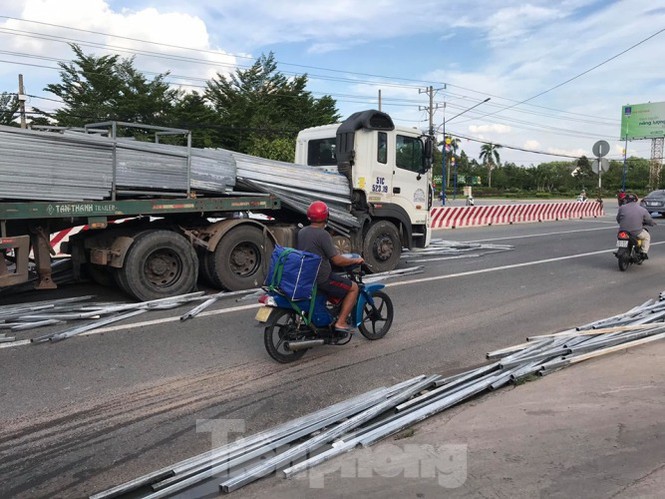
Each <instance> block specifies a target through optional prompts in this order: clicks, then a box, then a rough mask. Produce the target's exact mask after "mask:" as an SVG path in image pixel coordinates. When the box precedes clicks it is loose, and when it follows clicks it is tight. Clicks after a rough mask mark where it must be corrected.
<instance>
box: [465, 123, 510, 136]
mask: <svg viewBox="0 0 665 499" xmlns="http://www.w3.org/2000/svg"><path fill="white" fill-rule="evenodd" d="M469 131H470V132H471V133H477V134H488V133H496V134H504V135H505V134H508V133H510V132H511V131H512V128H511V127H509V126H506V125H470V126H469Z"/></svg>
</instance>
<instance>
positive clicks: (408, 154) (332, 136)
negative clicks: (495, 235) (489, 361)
mask: <svg viewBox="0 0 665 499" xmlns="http://www.w3.org/2000/svg"><path fill="white" fill-rule="evenodd" d="M122 127H137V128H139V129H141V130H143V131H144V133H145V130H147V131H148V132H150V133H152V134H153V135H154V137H155V142H156V143H149V142H144V141H136V140H128V139H126V138H123V137H119V136H118V130H120V129H121V128H122ZM177 134H182V135H183V136H184V137H186V142H187V144H188V145H187V146H177V145H168V144H163V143H160V140H162V141H164V138H163V137H164V136H165V135H166V136H169V135H177ZM432 148H433V139H432V137H429V136H427V135H424V134H422V133H421V132H420V131H418V130H416V129H413V128H405V127H396V126H395V125H394V123H393V121H392V119H391V118H390V116H388V115H387V114H385V113H382V112H380V111H376V110H368V111H362V112H359V113H355V114H353V115H352V116H350V117H349V118H348V119H346V120H345V121H343V122H342V123H341V124H336V125H327V126H323V127H314V128H309V129H306V130H303V131H301V132H300V134H299V135H298V139H297V144H296V162H295V163H293V164H292V163H285V162H280V161H272V160H266V159H264V158H258V157H254V156H248V155H244V154H239V153H235V152H232V151H225V150H203V149H196V148H193V147H191V134H189V132H188V131H187V130H177V129H169V128H162V127H151V126H145V125H133V124H128V123H116V122H105V123H96V124H91V125H88V126H87V127H85V128H84V129H82V130H75V131H71V130H58V131H55V132H54V131H34V130H20V129H16V128H10V127H0V149H1V150H2V156H1V158H0V185H2V186H4V187H0V252H1V253H2V254H1V255H0V289H2V288H7V287H10V286H15V285H17V284H21V283H25V282H27V281H28V280H30V279H31V277H32V276H33V275H35V274H36V285H35V287H36V288H37V289H53V288H55V287H57V285H56V283H55V281H54V279H53V277H52V261H53V249H52V248H51V244H50V237H49V235H50V234H53V233H55V232H57V231H61V230H66V229H68V228H72V227H79V228H81V227H82V229H83V230H79V231H78V232H77V233H76V234H75V235H73V236H72V237H70V238H69V240H68V241H67V242H66V243H64V244H63V248H64V249H63V251H64V252H65V253H67V254H68V255H69V258H70V260H71V264H72V272H73V274H74V276H75V278H79V277H83V276H88V277H89V278H91V279H93V280H94V281H96V282H99V283H100V284H115V285H117V286H119V287H120V288H121V289H122V290H123V291H124V292H126V293H127V294H128V295H130V296H132V297H134V298H136V299H138V300H152V299H157V298H163V297H167V296H173V295H177V294H182V293H186V292H188V291H190V290H192V289H194V288H195V287H196V285H197V282H198V281H199V280H203V281H205V282H206V283H207V284H208V285H211V286H213V287H215V288H218V289H226V290H231V291H235V290H242V289H250V288H254V287H257V286H260V285H262V284H263V281H264V279H265V276H266V273H267V271H268V263H269V260H270V255H271V253H272V251H273V249H274V246H275V244H280V245H282V246H294V245H295V241H296V234H297V231H298V230H299V227H300V226H302V225H303V224H306V223H307V219H306V215H305V212H306V209H307V207H308V205H309V203H310V202H311V201H314V200H316V199H321V200H323V201H325V202H326V203H328V204H329V206H330V208H331V216H330V220H329V225H328V229H329V230H330V232H331V234H332V235H333V239H334V241H335V244H336V245H337V246H338V248H339V249H340V250H341V251H343V252H358V253H361V254H362V255H363V257H364V258H365V261H366V263H367V267H368V269H369V271H371V272H379V271H386V270H392V269H393V268H395V267H396V266H397V264H398V262H399V258H400V254H401V251H402V248H403V247H406V248H412V247H425V246H427V245H428V244H429V240H430V228H429V211H430V207H431V205H432V190H431V163H432Z"/></svg>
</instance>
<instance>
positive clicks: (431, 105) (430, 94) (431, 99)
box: [418, 84, 446, 137]
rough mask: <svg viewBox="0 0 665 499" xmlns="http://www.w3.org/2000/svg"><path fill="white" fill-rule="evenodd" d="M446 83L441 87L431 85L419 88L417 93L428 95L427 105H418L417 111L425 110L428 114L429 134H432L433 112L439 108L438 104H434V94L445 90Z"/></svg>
mask: <svg viewBox="0 0 665 499" xmlns="http://www.w3.org/2000/svg"><path fill="white" fill-rule="evenodd" d="M445 89H446V85H445V84H444V85H443V87H442V88H433V87H432V86H431V85H430V86H429V87H427V88H426V89H424V90H423V89H422V88H419V89H418V93H419V94H427V96H428V97H429V106H418V111H427V112H428V114H429V134H430V135H431V136H432V137H433V136H434V112H435V111H436V110H437V109H439V105H438V104H436V105H434V94H435V93H436V92H438V91H439V90H445Z"/></svg>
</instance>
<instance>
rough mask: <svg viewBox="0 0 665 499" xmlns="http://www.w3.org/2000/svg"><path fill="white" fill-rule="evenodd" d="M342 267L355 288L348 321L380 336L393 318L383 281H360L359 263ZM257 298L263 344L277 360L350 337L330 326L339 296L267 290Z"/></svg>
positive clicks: (369, 336) (293, 358)
mask: <svg viewBox="0 0 665 499" xmlns="http://www.w3.org/2000/svg"><path fill="white" fill-rule="evenodd" d="M343 270H344V271H345V273H346V275H347V276H348V277H349V278H350V279H352V280H353V281H355V282H356V283H357V284H358V288H359V293H358V299H357V301H356V304H355V306H354V308H353V311H352V312H351V321H352V323H353V324H354V325H355V326H356V327H357V328H358V329H359V330H360V333H361V334H362V335H363V336H364V337H365V338H367V339H368V340H378V339H381V338H383V337H384V336H385V335H386V334H387V333H388V331H389V330H390V326H391V325H392V322H393V303H392V301H391V299H390V297H389V296H388V295H387V294H386V293H385V292H384V291H382V289H383V288H385V285H384V284H379V283H372V284H364V283H363V282H362V276H363V272H362V270H361V265H353V266H350V267H346V268H344V269H343ZM315 289H316V288H315ZM259 301H260V302H261V303H262V304H263V306H262V307H261V308H260V309H259V310H258V312H257V313H256V320H257V321H259V322H261V323H265V324H266V326H265V329H264V335H263V338H264V343H265V347H266V350H267V351H268V354H270V356H271V357H272V358H273V359H275V360H276V361H277V362H281V363H288V362H294V361H296V360H299V359H300V358H302V356H303V355H305V352H307V350H309V349H310V348H314V347H316V346H319V345H346V344H347V343H348V342H349V341H351V339H352V337H353V335H350V334H348V333H343V334H340V333H339V332H336V331H335V329H334V327H333V326H334V324H335V322H336V321H337V316H338V315H339V311H340V305H341V299H334V298H328V297H326V296H324V295H323V294H322V293H316V291H315V292H314V293H313V298H312V299H308V300H296V301H294V300H290V299H289V298H287V297H286V296H284V295H282V294H280V293H279V292H278V291H268V293H267V294H266V295H263V296H262V297H261V298H260V299H259Z"/></svg>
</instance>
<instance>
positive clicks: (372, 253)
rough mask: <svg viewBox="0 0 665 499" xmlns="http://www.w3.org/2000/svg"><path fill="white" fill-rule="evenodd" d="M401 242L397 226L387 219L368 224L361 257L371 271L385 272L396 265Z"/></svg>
mask: <svg viewBox="0 0 665 499" xmlns="http://www.w3.org/2000/svg"><path fill="white" fill-rule="evenodd" d="M401 254H402V243H401V241H400V238H399V233H398V232H397V227H395V225H394V224H393V223H391V222H389V221H387V220H377V221H376V222H374V223H372V225H370V227H369V230H368V231H367V234H366V235H365V241H364V243H363V258H364V259H365V262H366V263H367V266H368V267H369V270H370V271H371V272H373V273H376V272H387V271H389V270H393V269H394V268H395V267H397V264H398V263H399V257H400V255H401Z"/></svg>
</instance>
